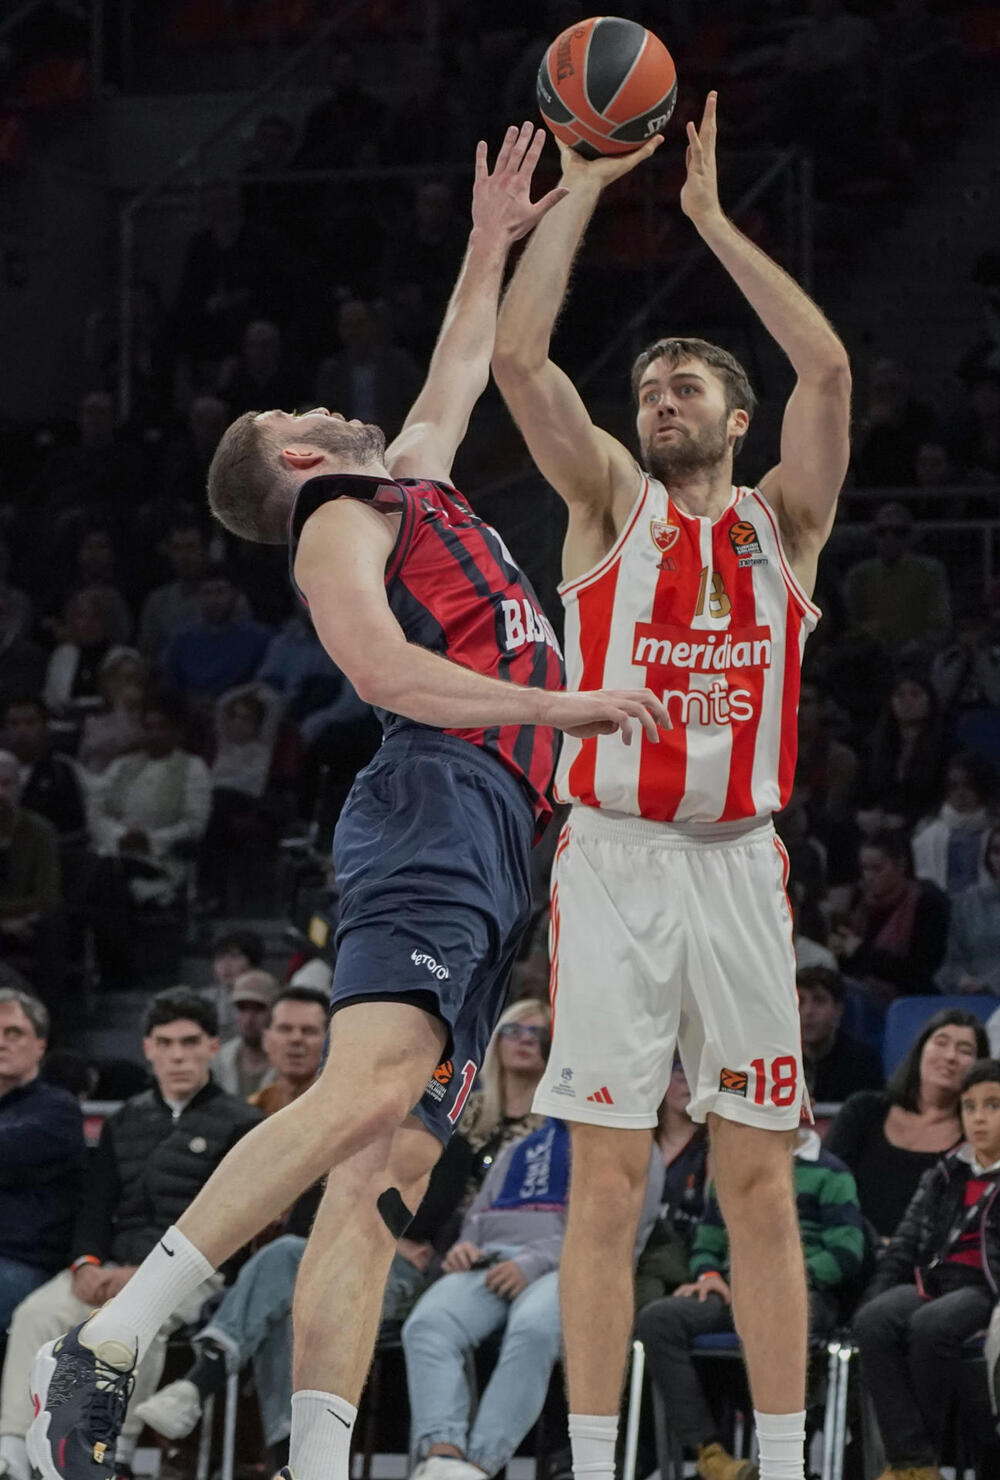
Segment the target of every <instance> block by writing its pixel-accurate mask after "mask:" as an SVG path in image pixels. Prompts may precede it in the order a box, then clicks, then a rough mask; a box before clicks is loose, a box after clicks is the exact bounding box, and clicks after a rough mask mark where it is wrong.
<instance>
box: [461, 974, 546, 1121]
mask: <svg viewBox="0 0 1000 1480" xmlns="http://www.w3.org/2000/svg"><path fill="white" fill-rule="evenodd" d="M532 1017H539V1018H541V1019H542V1020H543V1022H544V1023H545V1026H546V1028H548V1027H549V1024H550V1021H551V1019H550V1016H549V1009H548V1008H547V1007H546V1005H545V1003H544V1002H539V1001H537V1000H536V999H535V998H534V997H522V998H521V999H520V1001H519V1002H512V1003H511V1005H510V1006H509V1007H508V1008H507V1009H506V1011H505V1012H504V1013H503V1015H502V1016H501V1018H500V1021H499V1022H498V1023H497V1025H496V1027H495V1028H494V1030H493V1037H492V1038H491V1039H490V1041H489V1043H488V1044H487V1046H486V1052H485V1053H484V1054H483V1064H482V1068H481V1069H480V1071H479V1095H478V1101H479V1108H478V1113H477V1115H476V1127H475V1128H476V1138H477V1140H482V1141H486V1140H488V1139H489V1138H490V1136H492V1134H493V1132H494V1131H495V1130H497V1129H498V1128H499V1125H500V1122H501V1121H502V1120H503V1118H504V1114H505V1112H506V1108H507V1071H506V1070H505V1069H504V1067H503V1065H502V1063H501V1062H500V1029H501V1028H503V1027H504V1026H505V1025H506V1024H507V1023H523V1022H526V1021H527V1019H528V1018H532Z"/></svg>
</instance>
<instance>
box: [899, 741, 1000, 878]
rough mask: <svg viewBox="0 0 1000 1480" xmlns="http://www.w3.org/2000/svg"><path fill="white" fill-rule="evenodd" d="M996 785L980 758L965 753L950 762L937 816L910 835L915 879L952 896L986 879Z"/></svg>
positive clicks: (994, 778)
mask: <svg viewBox="0 0 1000 1480" xmlns="http://www.w3.org/2000/svg"><path fill="white" fill-rule="evenodd" d="M996 779H997V778H996V771H995V770H994V768H993V766H992V765H990V763H989V761H987V760H984V759H983V757H982V756H979V755H974V754H973V753H972V752H971V751H969V752H966V753H965V754H964V755H956V756H955V757H954V758H953V760H952V761H951V763H950V764H949V766H948V778H947V781H946V783H945V792H944V801H943V803H942V804H941V807H940V810H939V811H938V813H937V815H936V816H935V817H933V818H932V819H931V820H930V821H928V822H926V823H925V824H924V825H923V826H922V827H918V828H917V831H916V832H915V833H914V835H913V871H914V873H915V874H916V876H917V878H918V879H930V881H931V883H932V884H936V885H937V886H938V888H939V889H944V890H945V892H946V893H947V894H949V895H951V896H954V895H956V894H960V893H961V892H962V890H963V889H968V888H969V887H970V886H971V885H973V884H981V883H982V882H983V881H984V880H985V879H987V878H988V874H987V872H986V869H985V867H984V863H985V856H986V839H987V835H988V833H989V830H990V821H991V818H990V811H991V809H992V807H993V804H994V802H995V800H996V790H997V787H996Z"/></svg>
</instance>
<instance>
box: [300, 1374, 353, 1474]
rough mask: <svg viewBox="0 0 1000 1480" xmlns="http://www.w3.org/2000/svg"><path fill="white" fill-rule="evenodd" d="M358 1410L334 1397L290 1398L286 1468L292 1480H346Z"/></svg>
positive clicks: (305, 1394) (304, 1394)
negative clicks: (289, 1425) (290, 1410)
mask: <svg viewBox="0 0 1000 1480" xmlns="http://www.w3.org/2000/svg"><path fill="white" fill-rule="evenodd" d="M357 1416H358V1410H357V1409H356V1408H355V1407H354V1405H353V1404H351V1403H348V1401H347V1399H346V1398H338V1397H337V1395H336V1393H319V1392H315V1391H314V1390H313V1389H311V1388H303V1389H302V1391H301V1392H298V1393H293V1394H292V1434H291V1439H290V1441H289V1446H288V1467H289V1469H290V1470H291V1472H292V1474H293V1475H294V1476H295V1480H349V1476H350V1472H351V1434H352V1432H353V1429H354V1420H355V1419H356V1418H357Z"/></svg>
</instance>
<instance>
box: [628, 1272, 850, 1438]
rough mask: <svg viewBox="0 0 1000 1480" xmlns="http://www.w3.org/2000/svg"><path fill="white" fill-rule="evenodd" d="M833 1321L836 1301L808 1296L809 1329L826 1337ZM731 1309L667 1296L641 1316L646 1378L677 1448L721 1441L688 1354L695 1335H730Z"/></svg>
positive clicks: (710, 1300) (715, 1299) (712, 1298)
mask: <svg viewBox="0 0 1000 1480" xmlns="http://www.w3.org/2000/svg"><path fill="white" fill-rule="evenodd" d="M836 1321H837V1301H836V1299H835V1297H834V1296H832V1295H829V1294H827V1293H826V1292H824V1291H819V1290H810V1292H809V1326H810V1331H811V1334H812V1335H813V1336H825V1335H828V1334H829V1333H830V1331H832V1330H833V1327H834V1326H835V1325H836ZM735 1329H736V1328H735V1327H734V1325H733V1311H732V1307H731V1306H729V1305H727V1304H726V1302H725V1301H724V1300H723V1298H722V1296H721V1295H717V1294H712V1295H708V1296H706V1298H705V1299H704V1300H699V1299H698V1297H697V1296H696V1295H668V1296H667V1297H666V1299H664V1300H654V1301H653V1303H652V1305H647V1306H646V1308H645V1310H641V1311H640V1312H639V1316H638V1319H637V1321H636V1335H637V1336H638V1338H639V1340H640V1341H641V1342H642V1344H643V1346H644V1347H645V1348H646V1363H647V1365H648V1367H649V1373H650V1377H651V1378H652V1380H653V1382H655V1383H656V1386H657V1388H658V1389H659V1391H660V1396H661V1397H662V1399H663V1406H664V1411H665V1413H666V1418H667V1423H668V1424H669V1426H670V1428H671V1429H672V1430H673V1432H674V1433H675V1434H676V1436H677V1438H678V1440H679V1441H680V1443H681V1444H683V1445H685V1446H687V1447H688V1448H690V1449H699V1448H700V1447H701V1446H702V1445H703V1444H710V1443H712V1442H713V1440H715V1439H717V1438H718V1437H719V1434H718V1429H717V1426H716V1422H715V1418H714V1416H713V1414H712V1410H711V1408H710V1407H709V1404H708V1399H707V1398H706V1397H705V1391H704V1388H703V1387H702V1385H701V1379H700V1377H699V1376H698V1372H697V1370H696V1368H695V1364H694V1361H693V1359H692V1355H691V1345H692V1343H693V1341H694V1339H695V1337H696V1336H707V1335H709V1334H712V1333H715V1332H719V1331H734V1330H735Z"/></svg>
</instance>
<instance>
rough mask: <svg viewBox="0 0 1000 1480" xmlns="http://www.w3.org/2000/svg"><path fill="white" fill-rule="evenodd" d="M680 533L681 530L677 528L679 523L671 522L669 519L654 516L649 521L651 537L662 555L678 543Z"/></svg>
mask: <svg viewBox="0 0 1000 1480" xmlns="http://www.w3.org/2000/svg"><path fill="white" fill-rule="evenodd" d="M679 534H680V530H679V529H678V528H677V525H676V524H671V522H670V520H669V519H657V518H655V517H654V518H652V519H650V521H649V537H650V539H651V540H652V541H653V544H654V545H655V546H656V548H657V549H658V550H659V552H660V554H661V555H665V554H666V553H667V551H668V550H672V549H673V547H674V545H676V543H677V536H678V535H679Z"/></svg>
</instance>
